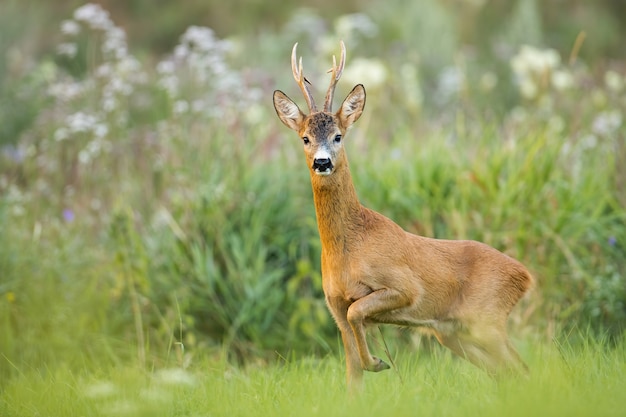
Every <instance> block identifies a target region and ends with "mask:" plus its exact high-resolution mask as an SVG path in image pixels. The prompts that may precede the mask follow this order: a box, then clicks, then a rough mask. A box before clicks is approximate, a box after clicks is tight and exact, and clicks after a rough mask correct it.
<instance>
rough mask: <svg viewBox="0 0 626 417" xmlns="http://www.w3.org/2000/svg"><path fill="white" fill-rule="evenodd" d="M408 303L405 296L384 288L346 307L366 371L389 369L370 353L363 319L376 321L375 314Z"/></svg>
mask: <svg viewBox="0 0 626 417" xmlns="http://www.w3.org/2000/svg"><path fill="white" fill-rule="evenodd" d="M408 304H409V302H408V300H407V299H406V297H405V296H403V295H402V294H400V293H399V292H397V291H394V290H391V289H388V288H384V289H381V290H377V291H374V292H372V293H370V294H368V295H366V296H364V297H362V298H359V299H358V300H356V301H355V302H354V303H352V304H351V305H350V307H349V308H348V314H347V318H348V323H350V327H351V328H352V332H353V333H354V338H355V340H356V347H357V350H358V353H359V357H360V359H361V367H362V368H363V369H365V370H366V371H370V372H379V371H384V370H385V369H389V365H387V364H386V363H385V362H384V361H383V360H381V359H380V358H377V357H375V356H372V354H371V353H370V351H369V348H368V347H367V340H366V337H365V325H364V323H365V321H367V320H368V319H370V320H371V321H376V315H378V314H382V313H386V312H389V311H391V310H395V309H398V308H402V307H406V306H407V305H408Z"/></svg>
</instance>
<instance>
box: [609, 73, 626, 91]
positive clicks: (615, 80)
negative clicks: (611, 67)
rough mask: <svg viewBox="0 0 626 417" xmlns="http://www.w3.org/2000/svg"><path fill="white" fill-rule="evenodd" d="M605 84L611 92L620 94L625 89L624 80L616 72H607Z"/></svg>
mask: <svg viewBox="0 0 626 417" xmlns="http://www.w3.org/2000/svg"><path fill="white" fill-rule="evenodd" d="M604 84H606V86H607V88H608V89H609V90H611V91H614V92H616V93H619V92H620V91H622V89H623V88H624V79H623V78H622V76H621V75H620V74H618V73H617V72H615V71H607V72H606V73H605V74H604Z"/></svg>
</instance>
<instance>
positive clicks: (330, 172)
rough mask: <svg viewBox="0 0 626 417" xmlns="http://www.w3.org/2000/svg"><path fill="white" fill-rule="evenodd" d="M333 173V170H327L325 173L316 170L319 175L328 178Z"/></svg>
mask: <svg viewBox="0 0 626 417" xmlns="http://www.w3.org/2000/svg"><path fill="white" fill-rule="evenodd" d="M332 172H333V170H332V169H326V170H324V171H320V170H319V169H316V170H315V173H316V174H317V175H321V176H322V177H326V176H328V175H330V174H332Z"/></svg>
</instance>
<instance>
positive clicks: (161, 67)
mask: <svg viewBox="0 0 626 417" xmlns="http://www.w3.org/2000/svg"><path fill="white" fill-rule="evenodd" d="M175 69H176V66H175V65H174V63H173V62H172V61H170V60H167V59H166V60H163V61H161V62H159V63H158V64H157V67H156V70H157V72H158V73H159V74H172V73H174V70H175Z"/></svg>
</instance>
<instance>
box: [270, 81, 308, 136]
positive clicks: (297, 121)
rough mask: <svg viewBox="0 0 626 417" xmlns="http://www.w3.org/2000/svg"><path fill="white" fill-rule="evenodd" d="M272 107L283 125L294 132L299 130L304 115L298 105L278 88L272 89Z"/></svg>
mask: <svg viewBox="0 0 626 417" xmlns="http://www.w3.org/2000/svg"><path fill="white" fill-rule="evenodd" d="M274 109H275V110H276V114H277V115H278V118H279V119H280V120H281V122H283V123H284V124H285V126H287V127H288V128H290V129H293V130H295V131H296V132H298V131H300V126H301V125H302V122H303V121H304V118H305V115H304V113H302V111H301V110H300V108H299V107H298V105H297V104H296V103H294V102H293V101H292V100H291V99H290V98H289V97H287V95H286V94H285V93H283V92H282V91H280V90H276V91H274Z"/></svg>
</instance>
